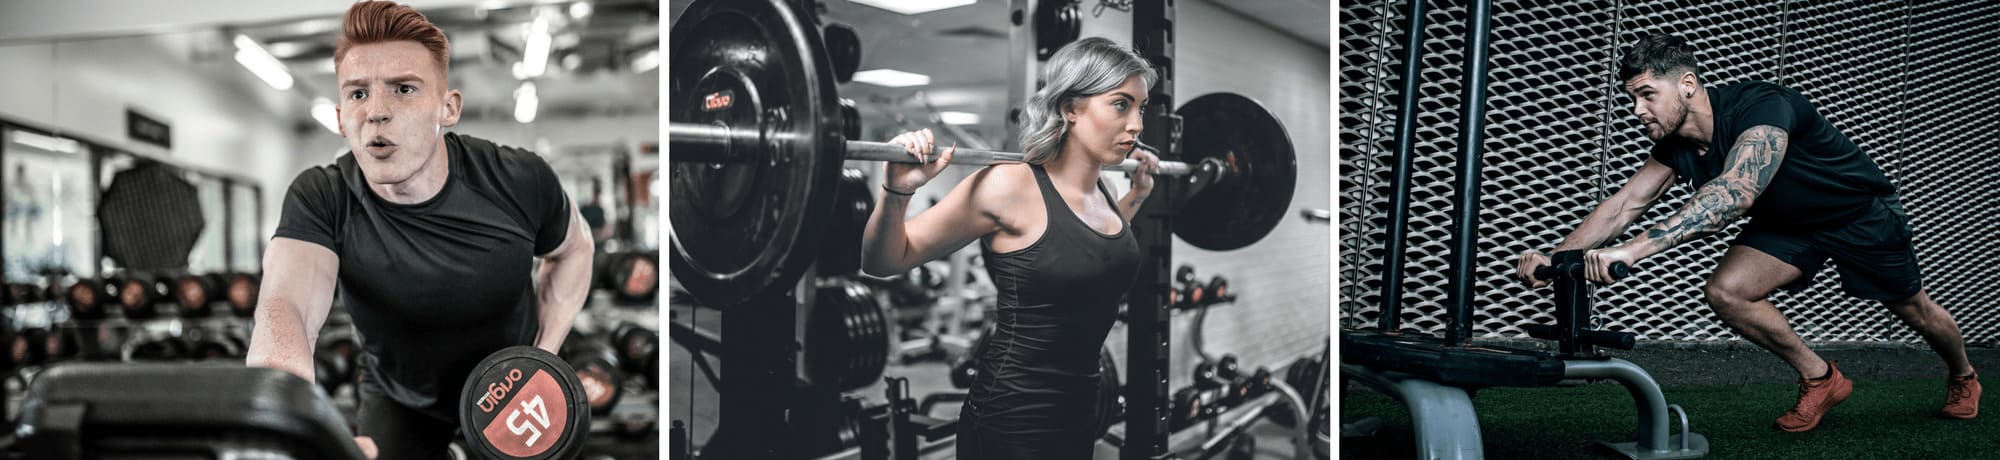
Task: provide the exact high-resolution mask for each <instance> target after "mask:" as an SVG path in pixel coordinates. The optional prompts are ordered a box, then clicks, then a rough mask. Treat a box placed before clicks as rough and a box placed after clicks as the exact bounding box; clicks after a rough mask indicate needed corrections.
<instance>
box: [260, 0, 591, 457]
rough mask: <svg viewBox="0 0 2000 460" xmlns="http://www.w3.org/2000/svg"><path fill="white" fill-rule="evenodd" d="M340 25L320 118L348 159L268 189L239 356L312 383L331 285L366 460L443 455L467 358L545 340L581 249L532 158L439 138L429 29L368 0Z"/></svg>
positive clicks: (557, 190)
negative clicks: (355, 340) (332, 91)
mask: <svg viewBox="0 0 2000 460" xmlns="http://www.w3.org/2000/svg"><path fill="white" fill-rule="evenodd" d="M341 29H342V32H341V35H340V37H339V38H338V39H336V40H335V42H334V57H333V59H334V73H335V75H336V77H337V79H338V83H339V88H340V103H339V105H338V107H337V110H338V113H339V118H340V134H341V136H342V137H344V138H346V139H347V145H348V147H349V148H350V149H351V150H352V151H351V152H350V153H349V154H347V155H341V156H340V157H339V158H336V159H335V160H334V162H333V164H331V165H326V166H319V167H314V168H311V169H308V170H306V171H305V172H303V173H300V174H299V176H298V177H297V178H296V179H294V180H293V181H292V185H291V188H290V190H288V191H287V192H286V193H285V202H284V210H283V213H282V214H281V217H280V218H279V222H278V229H277V232H276V234H275V236H274V237H273V238H272V239H271V244H270V246H269V248H268V249H267V250H266V252H265V255H264V278H263V286H262V293H263V297H262V298H261V299H260V301H259V305H258V306H257V315H256V331H255V333H254V334H253V335H252V337H251V341H250V351H249V357H248V362H249V364H250V365H253V366H266V367H272V368H277V369H283V370H285V371H288V372H291V373H293V374H297V375H299V376H300V377H304V378H306V379H308V380H311V379H313V377H314V375H313V359H312V353H313V351H312V349H313V344H314V343H316V342H317V339H318V335H319V330H320V327H321V326H322V325H323V324H324V323H325V320H326V316H327V313H328V312H329V311H330V310H331V309H332V305H333V300H334V294H335V293H336V292H338V293H339V294H340V298H341V300H342V302H343V304H344V305H346V308H347V311H348V312H349V314H351V315H352V316H353V318H354V328H355V332H356V333H357V334H358V335H360V338H361V340H360V342H361V344H362V349H363V350H362V353H361V357H360V359H359V363H358V364H357V366H358V369H359V370H360V374H361V375H362V376H363V377H362V382H360V384H359V385H358V386H357V389H358V390H359V393H360V399H361V406H360V409H359V413H358V415H357V420H356V423H357V424H358V429H357V432H356V433H355V434H356V436H357V437H356V442H357V443H359V444H360V445H361V446H362V450H363V451H366V452H369V454H370V456H371V457H372V456H374V455H375V454H376V453H378V452H376V451H379V453H380V454H381V455H382V457H384V458H443V457H444V455H445V449H446V445H447V443H449V442H450V441H451V439H452V437H453V436H454V431H455V430H456V429H457V428H458V425H459V423H460V422H459V420H458V406H459V404H460V400H461V399H462V398H461V397H460V395H459V389H460V388H461V387H462V386H463V384H464V382H465V378H466V376H467V374H469V373H471V370H472V367H473V366H474V365H476V364H478V362H479V361H480V360H482V359H484V358H485V357H486V356H487V355H489V354H491V353H493V352H494V351H498V350H500V349H502V348H505V347H508V346H513V345H524V344H532V345H534V346H536V347H539V348H541V349H543V350H548V351H549V352H551V353H553V352H555V351H556V350H557V349H558V348H559V347H560V346H561V345H562V341H563V338H564V337H565V335H566V334H567V333H568V332H569V330H570V321H571V320H572V319H574V318H575V317H576V314H577V312H578V311H579V310H580V309H581V308H582V306H583V302H584V300H585V299H586V297H587V296H588V295H589V284H588V280H589V278H590V269H591V268H590V259H591V255H592V252H593V244H592V241H591V238H590V234H589V233H588V230H587V226H585V225H584V224H583V223H582V221H581V219H580V218H579V217H578V216H577V212H576V210H575V206H574V205H572V204H571V203H570V200H569V198H568V196H566V195H565V194H564V193H563V190H562V186H561V184H560V183H558V181H557V178H556V175H555V173H554V171H553V170H551V169H550V168H549V166H548V164H547V163H545V162H543V161H542V159H541V158H540V157H538V156H536V155H535V154H534V153H533V152H529V151H525V150H520V149H516V148H512V147H506V146H501V145H496V144H494V143H492V142H488V141H485V140H482V139H478V138H474V137H471V136H466V135H462V134H458V133H452V132H446V131H445V130H444V128H447V127H451V126H454V125H457V124H458V118H459V111H460V110H461V109H462V108H463V104H464V102H463V100H462V99H461V96H460V95H459V92H458V91H457V90H454V89H451V88H450V87H449V86H448V82H449V81H450V79H449V75H450V64H451V62H450V56H451V52H450V51H451V43H450V41H449V40H447V39H446V37H445V35H444V32H443V31H441V30H439V29H438V27H437V26H436V25H433V24H431V23H430V21H429V20H427V19H425V18H424V16H423V15H422V14H420V13H418V12H417V11H416V10H414V9H412V8H410V7H409V6H406V5H400V4H396V3H393V2H373V1H369V2H361V3H356V4H354V6H352V7H350V8H349V9H348V10H347V14H346V16H345V17H344V18H343V20H342V25H341ZM538 261H539V264H537V262H538Z"/></svg>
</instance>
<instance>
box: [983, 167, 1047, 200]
mask: <svg viewBox="0 0 2000 460" xmlns="http://www.w3.org/2000/svg"><path fill="white" fill-rule="evenodd" d="M966 183H967V185H968V186H971V187H972V192H973V194H974V195H976V196H979V197H980V198H996V197H997V196H996V195H1009V196H1018V195H1020V194H1022V193H1027V192H1032V191H1034V190H1035V170H1034V169H1032V168H1030V167H1029V166H1028V165H1027V164H1026V163H1001V164H995V165H991V166H987V167H984V168H979V170H978V171H975V172H973V173H972V175H971V176H969V177H966Z"/></svg>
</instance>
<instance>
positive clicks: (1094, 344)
mask: <svg viewBox="0 0 2000 460" xmlns="http://www.w3.org/2000/svg"><path fill="white" fill-rule="evenodd" d="M1030 167H1031V168H1033V169H1034V171H1035V183H1036V184H1037V185H1038V186H1039V187H1040V188H1041V192H1042V204H1043V208H1044V209H1046V210H1047V212H1048V219H1047V224H1046V225H1045V227H1046V228H1045V229H1044V230H1043V231H1042V237H1041V239H1039V240H1036V241H1035V243H1034V244H1031V245H1029V246H1028V247H1026V248H1022V249H1019V250H1015V251H1010V252H1007V253H1004V254H1003V253H996V252H994V251H993V247H992V245H991V240H990V239H988V240H987V241H986V242H985V243H983V244H982V245H981V246H980V248H981V254H982V256H984V257H985V260H986V271H987V274H988V275H991V276H992V280H993V285H994V287H995V288H996V289H997V290H998V304H999V305H998V307H999V308H998V312H997V314H996V317H995V321H994V322H995V325H994V328H993V332H992V335H990V336H988V338H987V339H986V340H984V341H983V343H984V345H983V347H982V349H980V350H977V351H976V353H978V356H979V358H980V359H979V360H978V361H979V363H978V367H979V378H978V380H977V381H976V382H974V384H973V387H972V388H971V392H970V394H969V395H968V398H967V401H968V407H967V409H968V410H970V411H973V412H975V413H977V414H979V415H980V419H981V422H982V423H987V424H994V425H1013V427H1012V428H1020V429H1030V430H1033V429H1038V428H1046V429H1054V430H1062V431H1069V430H1070V429H1071V428H1069V427H1068V425H1072V424H1078V423H1081V424H1086V425H1087V424H1088V423H1091V422H1092V419H1093V418H1094V416H1093V415H1092V414H1094V412H1093V411H1095V408H1094V401H1095V398H1096V393H1095V392H1096V391H1097V382H1098V369H1097V361H1098V349H1099V348H1100V347H1103V346H1104V337H1105V335H1106V334H1109V333H1110V331H1111V324H1112V322H1114V321H1115V320H1116V318H1117V315H1118V302H1119V299H1120V298H1121V297H1122V296H1124V295H1125V292H1126V291H1127V290H1128V289H1129V288H1130V287H1131V284H1132V280H1133V279H1134V277H1135V276H1136V274H1137V271H1138V268H1139V257H1140V252H1139V242H1138V239H1137V238H1134V237H1133V236H1132V229H1131V227H1132V225H1131V223H1130V222H1125V221H1124V220H1123V217H1122V216H1121V217H1120V221H1119V226H1118V227H1119V230H1118V233H1117V234H1113V235H1105V234H1102V233H1098V232H1097V230H1096V229H1093V228H1091V227H1090V226H1089V225H1088V224H1085V223H1084V222H1083V219H1081V218H1079V217H1077V216H1076V213H1075V212H1072V211H1070V209H1069V205H1068V204H1067V203H1065V202H1064V201H1063V198H1062V195H1061V194H1060V193H1057V192H1056V188H1055V185H1054V184H1052V183H1051V182H1049V175H1048V171H1047V170H1044V169H1042V167H1041V166H1040V165H1030ZM1097 190H1098V192H1099V193H1103V194H1104V199H1105V201H1106V202H1110V203H1115V202H1116V200H1113V199H1112V198H1111V192H1110V191H1109V190H1107V189H1106V188H1105V187H1104V184H1103V183H1101V182H1100V183H1098V184H1097ZM1008 422H1014V423H1008ZM1041 422H1055V423H1041ZM998 427H1000V426H996V428H998Z"/></svg>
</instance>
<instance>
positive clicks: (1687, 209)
mask: <svg viewBox="0 0 2000 460" xmlns="http://www.w3.org/2000/svg"><path fill="white" fill-rule="evenodd" d="M1740 182H1741V181H1740V180H1737V178H1733V177H1728V176H1724V177H1718V178H1716V179H1715V180H1713V181H1709V183H1708V184H1707V185H1703V186H1701V189H1700V190H1697V191H1695V195H1694V199H1693V200H1689V201H1688V204H1687V206H1683V207H1681V210H1680V211H1678V212H1675V213H1674V215H1673V216H1672V217H1668V218H1667V220H1666V221H1663V222H1660V224H1659V225H1655V226H1653V228H1651V229H1648V230H1646V233H1645V234H1644V235H1641V236H1640V237H1639V239H1638V240H1637V241H1634V243H1635V244H1637V245H1639V247H1644V248H1648V249H1650V250H1651V252H1653V253H1659V252H1661V251H1665V250H1667V248H1671V247H1674V246H1677V245H1680V244H1681V243H1686V242H1688V241H1692V240H1694V239H1696V238H1700V237H1703V236H1708V234H1711V233H1715V232H1719V231H1722V229H1724V228H1727V227H1728V226H1729V223H1730V222H1735V221H1736V219H1738V218H1741V217H1743V213H1744V212H1745V211H1748V210H1749V209H1750V204H1751V203H1753V202H1755V200H1756V194H1755V193H1754V192H1750V191H1749V190H1748V189H1747V187H1745V186H1744V185H1743V184H1741V183H1740Z"/></svg>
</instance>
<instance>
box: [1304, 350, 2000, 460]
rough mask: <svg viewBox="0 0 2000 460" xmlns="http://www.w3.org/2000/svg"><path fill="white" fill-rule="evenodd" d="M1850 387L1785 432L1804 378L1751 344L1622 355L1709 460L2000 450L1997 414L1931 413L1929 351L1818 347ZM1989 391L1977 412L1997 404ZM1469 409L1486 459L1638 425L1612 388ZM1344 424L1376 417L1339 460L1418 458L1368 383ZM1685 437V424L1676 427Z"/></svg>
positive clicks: (1547, 453)
mask: <svg viewBox="0 0 2000 460" xmlns="http://www.w3.org/2000/svg"><path fill="white" fill-rule="evenodd" d="M1820 352H1821V354H1822V356H1824V357H1826V359H1829V360H1834V361H1837V362H1839V366H1840V369H1841V373H1843V374H1845V375H1846V376H1848V378H1851V379H1854V381H1855V382H1854V394H1853V396H1850V397H1849V398H1848V400H1847V401H1846V402H1844V403H1842V404H1841V405H1840V406H1838V407H1836V408H1835V409H1834V410H1833V412H1832V413H1831V414H1829V415H1828V416H1827V418H1826V419H1825V420H1824V421H1823V422H1821V425H1820V426H1819V428H1817V429H1814V430H1813V431H1810V432H1806V433H1785V432H1781V431H1778V430H1777V429H1775V428H1773V427H1772V426H1771V424H1772V421H1773V419H1775V418H1777V416H1778V414H1780V413H1783V412H1784V411H1785V410H1786V409H1789V408H1790V407H1791V404H1792V403H1793V402H1794V401H1795V399H1796V398H1797V391H1798V390H1797V388H1798V387H1797V385H1796V384H1795V382H1796V380H1797V378H1798V376H1797V374H1796V373H1792V372H1791V371H1790V368H1789V367H1786V366H1785V365H1784V363H1783V362H1781V361H1779V360H1778V359H1777V358H1775V357H1773V356H1771V354H1770V353H1766V352H1764V351H1762V350H1760V349H1756V348H1755V347H1754V346H1750V345H1747V344H1731V343H1724V344H1679V345H1676V344H1656V343H1648V344H1642V345H1641V346H1640V347H1639V348H1638V349H1636V350H1634V351H1631V352H1616V353H1613V355H1614V356H1617V357H1620V358H1624V359H1627V360H1630V361H1632V362H1634V363H1637V364H1639V365H1641V366H1643V367H1645V368H1646V370H1647V371H1649V372H1651V373H1653V376H1654V378H1655V379H1656V380H1658V381H1659V382H1660V384H1661V388H1662V390H1663V391H1664V392H1665V393H1666V396H1667V402H1668V403H1669V404H1679V405H1681V406H1682V407H1683V408H1685V409H1687V411H1688V416H1689V423H1690V424H1692V425H1693V426H1694V430H1695V432H1697V433H1701V434H1703V435H1705V436H1707V437H1708V441H1709V446H1710V448H1711V450H1710V452H1709V456H1708V457H1706V458H1797V459H1823V458H1980V457H1987V456H1990V455H1992V454H1991V452H1994V451H1995V450H1996V449H2000V438H1995V437H1993V436H1991V433H1993V432H1994V431H1995V430H1996V429H2000V422H1996V421H1994V418H1993V417H1991V416H1985V417H1980V418H1977V419H1973V420H1949V419H1942V418H1938V417H1936V416H1934V415H1933V414H1934V413H1935V412H1936V411H1937V409H1938V407H1939V406H1940V405H1941V404H1943V401H1944V383H1943V380H1942V378H1941V376H1942V375H1944V367H1943V365H1941V364H1939V361H1938V358H1937V355H1936V354H1934V353H1931V351H1930V350H1929V349H1928V348H1921V347H1912V346H1906V345H1890V346H1884V345H1879V344H1831V345H1827V346H1825V347H1823V348H1821V349H1820ZM1967 354H1968V356H1969V357H1970V358H1971V359H1972V361H1973V365H1974V366H1975V367H1976V368H1979V369H1994V368H1995V367H1994V366H2000V350H1996V349H1993V348H1990V347H1982V348H1974V349H1971V350H1968V351H1967ZM1995 400H1996V398H1995V396H1994V395H1993V394H1992V393H1991V392H1988V393H1985V394H1983V395H1982V397H1981V405H1982V406H1984V407H1994V404H1995ZM1472 403H1473V406H1474V407H1475V408H1476V409H1477V411H1478V414H1479V423H1480V428H1481V430H1482V432H1481V434H1482V436H1483V439H1484V441H1485V446H1486V455H1487V457H1489V458H1547V459H1555V458H1615V457H1616V456H1615V455H1613V453H1612V452H1611V451H1610V450H1608V449H1604V448H1602V447H1598V446H1596V445H1595V444H1594V443H1595V442H1597V441H1612V442H1629V441H1631V440H1632V439H1631V437H1632V430H1633V429H1634V427H1635V426H1636V425H1635V424H1636V423H1637V421H1636V420H1635V418H1634V417H1635V411H1634V408H1633V405H1632V400H1631V398H1630V397H1629V396H1627V393H1626V392H1625V389H1624V388H1623V387H1620V386H1618V385H1615V384H1608V383H1607V384H1581V385H1575V386H1569V387H1547V388H1488V389H1483V390H1480V391H1478V392H1477V393H1476V394H1475V395H1474V397H1473V399H1472ZM1339 404H1340V414H1341V415H1340V416H1341V421H1342V422H1343V423H1352V422H1355V421H1357V420H1362V419H1364V418H1367V417H1379V421H1380V422H1381V425H1380V429H1379V431H1377V432H1376V433H1374V434H1373V435H1370V436H1356V437H1348V438H1343V439H1341V441H1340V447H1341V458H1351V459H1367V458H1413V457H1415V456H1416V451H1415V446H1416V444H1415V438H1414V434H1413V433H1412V432H1411V431H1410V426H1411V425H1410V419H1409V412H1408V410H1407V409H1405V408H1404V406H1403V404H1402V403H1401V402H1398V401H1396V400H1394V399H1391V398H1389V397H1387V396H1384V395H1382V394H1380V393H1377V392H1375V391H1373V390H1371V389H1369V388H1367V387H1366V386H1363V385H1348V387H1347V389H1346V391H1345V393H1344V397H1343V398H1342V399H1341V401H1339ZM1672 429H1673V432H1679V430H1680V429H1681V427H1680V426H1679V425H1678V423H1676V424H1675V426H1673V427H1672Z"/></svg>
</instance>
